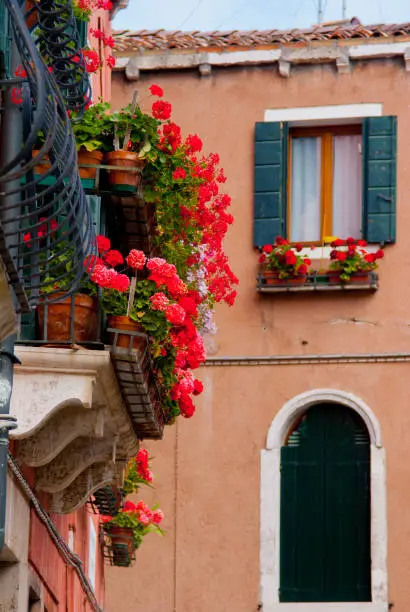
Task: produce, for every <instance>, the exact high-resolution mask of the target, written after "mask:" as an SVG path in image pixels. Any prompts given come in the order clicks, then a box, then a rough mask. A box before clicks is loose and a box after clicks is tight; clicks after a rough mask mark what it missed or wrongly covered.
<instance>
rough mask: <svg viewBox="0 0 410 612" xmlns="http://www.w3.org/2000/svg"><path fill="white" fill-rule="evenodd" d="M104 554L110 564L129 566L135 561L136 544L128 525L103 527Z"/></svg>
mask: <svg viewBox="0 0 410 612" xmlns="http://www.w3.org/2000/svg"><path fill="white" fill-rule="evenodd" d="M104 533H105V535H106V536H107V537H106V538H105V540H104V556H105V557H106V558H107V559H109V561H110V564H111V565H115V566H117V567H130V566H131V565H132V564H133V562H134V561H135V551H136V546H135V542H134V538H133V530H132V529H131V528H130V527H119V526H118V525H109V526H106V527H104Z"/></svg>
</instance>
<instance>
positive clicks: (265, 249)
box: [262, 244, 273, 254]
mask: <svg viewBox="0 0 410 612" xmlns="http://www.w3.org/2000/svg"><path fill="white" fill-rule="evenodd" d="M262 251H263V252H264V253H268V254H269V253H272V251H273V246H272V245H271V244H265V246H264V247H262Z"/></svg>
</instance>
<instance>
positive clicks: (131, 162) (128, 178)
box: [105, 151, 145, 193]
mask: <svg viewBox="0 0 410 612" xmlns="http://www.w3.org/2000/svg"><path fill="white" fill-rule="evenodd" d="M105 161H106V163H107V164H108V165H109V166H118V167H119V169H118V170H108V181H109V183H110V186H111V189H112V190H113V191H125V192H131V193H134V192H135V191H136V190H137V187H138V185H139V184H140V182H141V170H142V168H143V167H144V163H145V162H144V160H142V159H140V158H139V157H138V154H137V153H134V152H133V151H111V152H110V153H107V154H106V156H105ZM120 168H133V169H138V170H139V172H129V171H127V170H120Z"/></svg>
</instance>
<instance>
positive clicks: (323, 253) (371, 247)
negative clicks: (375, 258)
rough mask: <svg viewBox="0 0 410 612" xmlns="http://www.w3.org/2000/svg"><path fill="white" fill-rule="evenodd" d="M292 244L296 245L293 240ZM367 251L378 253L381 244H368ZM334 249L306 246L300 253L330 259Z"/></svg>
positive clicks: (316, 258) (313, 257)
mask: <svg viewBox="0 0 410 612" xmlns="http://www.w3.org/2000/svg"><path fill="white" fill-rule="evenodd" d="M292 245H295V243H294V242H292ZM365 248H366V251H367V252H368V253H376V252H377V251H378V250H379V249H380V244H368V245H367V246H366V247H365ZM332 251H333V247H331V246H330V245H328V246H320V245H318V246H312V247H310V246H306V247H303V249H302V251H301V252H300V253H299V254H300V255H301V256H302V257H308V258H309V259H312V260H315V261H318V260H328V259H329V260H330V253H331V252H332Z"/></svg>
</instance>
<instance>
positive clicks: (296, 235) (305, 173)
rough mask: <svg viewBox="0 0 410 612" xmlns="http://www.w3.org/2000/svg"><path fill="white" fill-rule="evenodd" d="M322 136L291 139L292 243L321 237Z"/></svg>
mask: <svg viewBox="0 0 410 612" xmlns="http://www.w3.org/2000/svg"><path fill="white" fill-rule="evenodd" d="M320 179H321V139H320V138H293V140H292V174H291V220H290V239H291V240H292V242H310V241H314V240H320V233H321V231H320V230H321V219H320V215H321V203H320Z"/></svg>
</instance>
